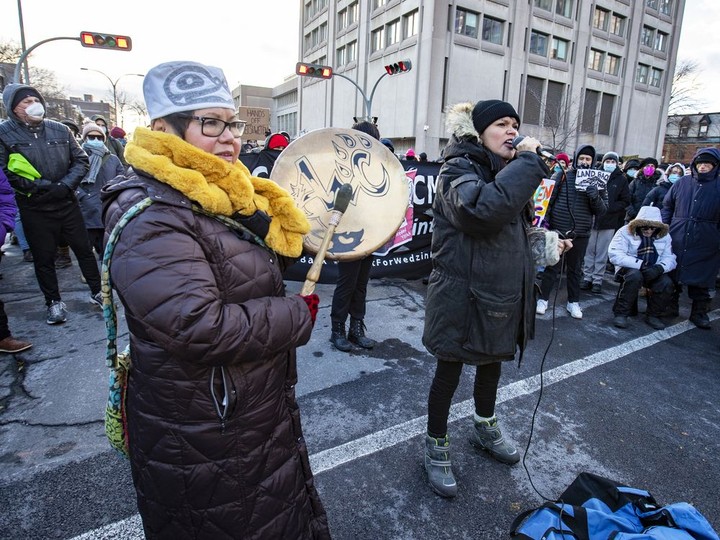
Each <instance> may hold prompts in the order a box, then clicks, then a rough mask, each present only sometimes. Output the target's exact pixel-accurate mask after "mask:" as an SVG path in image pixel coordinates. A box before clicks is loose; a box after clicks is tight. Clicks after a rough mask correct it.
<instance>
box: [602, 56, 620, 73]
mask: <svg viewBox="0 0 720 540" xmlns="http://www.w3.org/2000/svg"><path fill="white" fill-rule="evenodd" d="M605 73H607V74H608V75H618V74H619V73H620V57H619V56H615V55H614V54H608V55H607V62H606V63H605Z"/></svg>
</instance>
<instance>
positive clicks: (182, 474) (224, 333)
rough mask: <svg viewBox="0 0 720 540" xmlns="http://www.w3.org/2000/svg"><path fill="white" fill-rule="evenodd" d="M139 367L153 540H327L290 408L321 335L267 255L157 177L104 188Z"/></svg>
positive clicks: (115, 276)
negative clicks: (303, 353) (301, 353)
mask: <svg viewBox="0 0 720 540" xmlns="http://www.w3.org/2000/svg"><path fill="white" fill-rule="evenodd" d="M146 196H150V197H151V198H153V199H154V200H155V203H154V204H152V205H151V206H150V207H149V208H147V209H146V210H145V211H144V212H142V213H141V214H139V215H138V216H137V217H135V218H134V219H133V220H131V221H130V222H129V223H128V224H127V226H126V227H125V229H124V231H123V233H122V235H121V237H120V239H119V240H118V243H117V245H116V248H115V253H114V257H113V263H112V266H111V269H110V273H111V276H112V282H113V284H114V287H115V289H116V291H117V295H118V296H119V298H120V300H121V301H122V303H123V305H124V307H125V314H126V318H127V324H128V328H129V330H130V334H131V335H130V344H131V351H132V362H133V368H132V371H131V375H130V380H129V387H128V401H127V409H128V424H129V441H130V462H131V467H132V475H133V481H134V484H135V488H136V490H137V497H138V508H139V510H140V515H141V516H142V519H143V525H144V527H145V534H146V535H147V537H148V538H171V539H173V540H178V539H181V538H194V539H197V538H208V539H213V540H218V539H226V538H227V539H229V538H263V539H266V538H283V539H291V538H302V539H306V538H307V539H311V538H329V537H330V534H329V531H328V527H327V518H326V515H325V511H324V509H323V507H322V504H321V503H320V500H319V497H318V494H317V492H316V490H315V487H314V482H313V477H312V472H311V471H310V466H309V462H308V452H307V448H306V446H305V441H304V438H303V435H302V429H301V426H300V413H299V410H298V406H297V402H296V400H295V391H294V385H295V383H296V380H297V372H296V363H295V348H296V347H298V346H300V345H303V344H305V343H307V341H308V340H309V338H310V332H311V329H312V323H311V320H310V313H309V311H308V308H307V306H306V305H305V303H304V302H303V300H302V299H301V298H300V297H298V296H295V295H294V296H290V297H286V296H285V294H284V284H283V280H282V275H281V269H280V268H279V266H278V261H277V260H276V258H275V256H274V255H273V254H272V253H271V252H269V251H267V250H266V249H264V248H262V247H259V246H257V245H256V244H253V243H251V242H249V241H247V240H244V239H242V238H240V237H239V236H238V234H236V233H235V232H233V231H231V230H230V229H229V228H228V227H227V226H226V225H224V224H222V223H220V222H218V221H216V220H214V219H212V218H209V217H206V216H203V215H200V214H197V213H194V212H193V211H192V210H191V209H190V203H189V201H188V199H187V198H186V197H185V196H184V195H182V194H181V193H180V192H178V191H176V190H174V189H172V188H170V187H169V186H167V185H165V184H162V183H160V182H157V181H156V180H154V179H150V178H146V177H139V176H135V175H133V176H131V177H129V178H126V179H122V177H120V178H118V179H116V181H114V182H112V183H110V184H109V185H107V186H106V187H105V188H104V190H103V200H104V204H103V206H104V209H105V211H104V219H105V224H106V230H107V231H110V230H111V229H112V227H113V226H114V225H115V223H116V222H117V220H118V219H119V218H120V216H121V215H122V213H123V212H124V211H125V210H127V209H128V208H129V207H130V206H132V204H134V203H135V202H137V201H139V200H141V199H143V198H144V197H146Z"/></svg>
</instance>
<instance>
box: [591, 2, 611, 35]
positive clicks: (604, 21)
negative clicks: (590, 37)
mask: <svg viewBox="0 0 720 540" xmlns="http://www.w3.org/2000/svg"><path fill="white" fill-rule="evenodd" d="M609 20H610V12H609V11H608V10H606V9H603V8H599V7H596V8H595V14H594V15H593V27H595V28H597V29H598V30H607V29H608V21H609Z"/></svg>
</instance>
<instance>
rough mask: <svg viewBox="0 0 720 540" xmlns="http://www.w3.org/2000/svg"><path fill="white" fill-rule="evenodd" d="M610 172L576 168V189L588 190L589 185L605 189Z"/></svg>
mask: <svg viewBox="0 0 720 540" xmlns="http://www.w3.org/2000/svg"><path fill="white" fill-rule="evenodd" d="M608 180H610V173H609V172H605V171H599V170H597V169H576V170H575V189H577V190H578V191H586V190H587V188H588V186H597V188H598V189H605V186H607V183H608Z"/></svg>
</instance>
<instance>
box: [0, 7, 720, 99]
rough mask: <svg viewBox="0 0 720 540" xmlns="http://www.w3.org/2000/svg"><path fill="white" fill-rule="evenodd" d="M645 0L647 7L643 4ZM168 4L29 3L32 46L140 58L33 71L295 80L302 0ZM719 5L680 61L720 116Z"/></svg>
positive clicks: (704, 15)
mask: <svg viewBox="0 0 720 540" xmlns="http://www.w3.org/2000/svg"><path fill="white" fill-rule="evenodd" d="M636 1H642V0H636ZM184 4H185V2H176V1H168V0H112V1H107V0H95V1H87V0H84V1H79V0H57V1H52V2H51V1H46V0H23V1H22V8H23V20H24V26H25V42H26V46H27V47H30V46H32V45H33V44H35V43H37V42H39V41H42V40H44V39H48V38H51V37H58V36H68V37H77V36H79V34H80V32H81V31H83V30H91V31H98V32H114V33H118V34H126V35H129V36H131V37H132V40H133V50H132V52H129V53H128V52H118V51H103V50H97V49H86V48H83V47H81V46H80V45H79V43H77V42H73V41H69V40H64V41H54V42H51V43H47V44H44V45H41V46H40V47H38V48H37V49H36V50H35V51H34V52H33V53H32V57H31V65H34V66H38V67H43V68H47V69H51V70H53V71H54V72H55V73H56V74H57V77H58V81H59V82H60V84H61V85H62V86H64V87H65V89H66V91H67V92H68V93H69V94H71V95H82V93H91V94H94V95H95V97H96V99H98V100H100V99H105V100H108V101H110V100H111V99H112V92H111V90H110V85H109V83H108V81H107V79H106V78H105V77H103V76H102V75H100V74H98V73H94V72H91V71H81V70H80V68H81V67H87V68H91V69H97V70H100V71H103V72H105V73H106V74H107V75H108V76H109V77H110V78H111V79H113V80H115V79H116V78H117V77H119V76H121V75H123V74H126V73H144V72H146V71H147V70H148V69H150V68H151V67H153V66H154V65H157V64H159V63H161V62H167V61H169V60H178V59H185V60H195V61H198V62H203V63H205V64H211V65H215V66H219V67H221V68H223V70H224V71H225V75H226V77H227V79H228V82H229V83H230V86H231V87H233V86H236V85H237V84H248V85H257V86H270V87H271V86H276V85H278V84H280V83H282V82H283V80H284V79H285V78H286V77H287V76H290V75H292V74H293V73H294V71H295V62H297V60H298V45H299V42H298V40H299V38H298V20H299V5H300V0H261V1H252V0H234V1H230V2H221V3H213V2H208V3H205V2H203V1H198V2H192V7H186V6H185V5H184ZM0 5H2V6H3V10H2V17H0V39H2V40H3V41H8V40H11V41H15V42H16V43H18V44H19V43H20V30H19V19H18V15H17V0H2V3H1V4H0ZM718 21H720V0H687V5H686V7H685V17H684V20H683V29H682V32H681V37H680V51H679V54H678V58H679V59H683V58H689V59H693V60H696V61H698V62H699V63H700V64H701V69H702V73H701V76H700V80H701V81H702V83H703V87H704V88H703V91H702V94H701V95H700V96H699V97H700V98H701V99H702V100H703V101H704V103H705V106H704V107H703V110H704V112H720V91H719V90H720V47H718V46H717V45H718V43H719V42H720V39H719V38H718V27H717V23H718ZM141 84H142V79H141V78H140V77H123V78H122V79H121V80H120V82H119V83H118V89H119V90H124V91H126V92H128V93H131V94H136V95H137V96H138V97H139V96H140V95H141Z"/></svg>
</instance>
